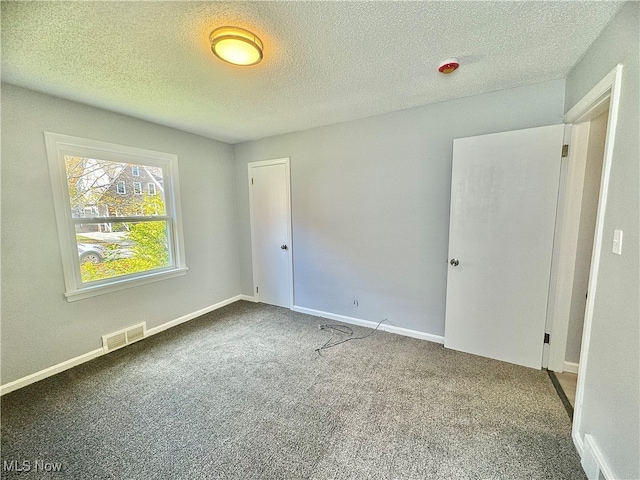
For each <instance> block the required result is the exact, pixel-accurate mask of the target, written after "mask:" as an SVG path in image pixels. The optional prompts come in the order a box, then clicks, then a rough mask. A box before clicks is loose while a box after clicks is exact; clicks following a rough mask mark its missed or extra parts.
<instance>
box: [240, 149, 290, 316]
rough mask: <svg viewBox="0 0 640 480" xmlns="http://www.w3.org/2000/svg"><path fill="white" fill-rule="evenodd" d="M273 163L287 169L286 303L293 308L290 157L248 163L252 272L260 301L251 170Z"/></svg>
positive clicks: (254, 288) (255, 293)
mask: <svg viewBox="0 0 640 480" xmlns="http://www.w3.org/2000/svg"><path fill="white" fill-rule="evenodd" d="M271 165H284V166H285V171H286V180H285V182H286V184H287V189H286V190H287V191H286V195H287V236H288V238H287V245H288V246H289V248H288V250H287V255H288V257H287V258H288V263H289V271H288V274H289V275H288V276H289V279H288V280H289V302H288V304H287V305H286V307H288V308H292V307H293V305H294V303H295V299H294V290H293V226H292V220H291V167H290V159H289V157H283V158H275V159H273V160H261V161H258V162H249V163H248V164H247V182H248V185H249V223H250V228H251V265H252V272H253V294H254V297H255V300H254V301H256V302H259V301H260V292H257V291H256V290H257V287H258V285H256V279H257V272H256V262H255V259H256V245H255V236H254V233H253V232H254V229H253V225H254V216H253V189H252V188H251V185H252V183H251V182H252V173H251V170H252V169H253V168H259V167H268V166H271Z"/></svg>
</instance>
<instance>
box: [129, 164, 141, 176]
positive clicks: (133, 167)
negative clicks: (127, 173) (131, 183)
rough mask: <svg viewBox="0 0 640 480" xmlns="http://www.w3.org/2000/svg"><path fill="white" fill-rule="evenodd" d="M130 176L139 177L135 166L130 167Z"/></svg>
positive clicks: (138, 171)
mask: <svg viewBox="0 0 640 480" xmlns="http://www.w3.org/2000/svg"><path fill="white" fill-rule="evenodd" d="M131 175H133V176H134V177H139V176H140V167H138V166H137V165H133V166H131Z"/></svg>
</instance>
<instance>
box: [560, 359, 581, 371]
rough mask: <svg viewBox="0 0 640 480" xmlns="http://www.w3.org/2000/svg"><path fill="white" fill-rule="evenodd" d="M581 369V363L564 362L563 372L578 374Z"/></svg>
mask: <svg viewBox="0 0 640 480" xmlns="http://www.w3.org/2000/svg"><path fill="white" fill-rule="evenodd" d="M579 367H580V364H579V363H573V362H564V369H563V372H567V373H578V368H579Z"/></svg>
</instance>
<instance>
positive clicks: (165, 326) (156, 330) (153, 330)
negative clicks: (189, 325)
mask: <svg viewBox="0 0 640 480" xmlns="http://www.w3.org/2000/svg"><path fill="white" fill-rule="evenodd" d="M241 297H242V295H236V296H235V297H231V298H227V299H226V300H223V301H221V302H218V303H216V304H215V305H209V306H208V307H204V308H201V309H200V310H196V311H195V312H192V313H188V314H187V315H183V316H182V317H180V318H176V319H175V320H171V321H170V322H167V323H163V324H162V325H158V326H157V327H153V328H150V329H148V330H147V337H149V336H151V335H155V334H156V333H160V332H162V331H164V330H166V329H168V328H171V327H175V326H176V325H180V324H181V323H184V322H188V321H189V320H193V319H194V318H197V317H200V316H202V315H204V314H206V313H209V312H213V311H214V310H217V309H219V308H222V307H224V306H226V305H229V304H230V303H233V302H237V301H238V300H242V298H241Z"/></svg>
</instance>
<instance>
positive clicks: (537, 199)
mask: <svg viewBox="0 0 640 480" xmlns="http://www.w3.org/2000/svg"><path fill="white" fill-rule="evenodd" d="M563 136H564V125H551V126H546V127H538V128H530V129H525V130H517V131H512V132H504V133H497V134H492V135H482V136H477V137H469V138H462V139H456V140H454V147H453V171H452V185H451V216H450V229H449V259H450V260H452V259H457V260H458V262H459V264H458V265H457V266H453V265H451V264H450V265H449V271H448V275H447V301H446V321H445V347H447V348H451V349H455V350H461V351H464V352H468V353H473V354H476V355H481V356H485V357H489V358H494V359H497V360H503V361H506V362H510V363H515V364H519V365H524V366H528V367H532V368H540V367H541V364H542V353H543V340H544V329H545V322H546V316H547V301H548V293H549V276H550V270H551V257H552V249H553V237H554V228H555V217H556V205H557V198H558V182H559V176H560V166H561V156H562V140H563ZM454 263H455V262H454Z"/></svg>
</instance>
